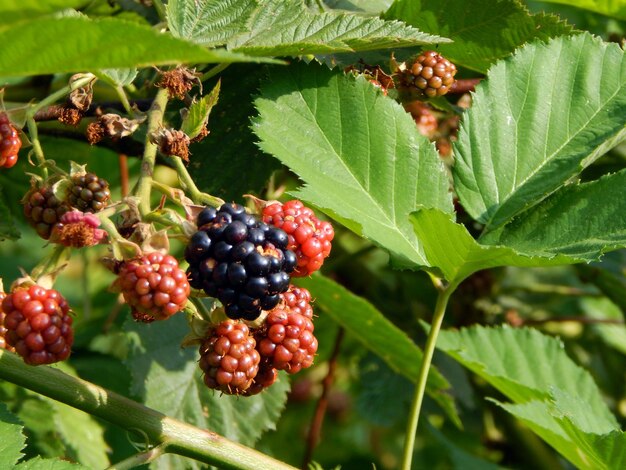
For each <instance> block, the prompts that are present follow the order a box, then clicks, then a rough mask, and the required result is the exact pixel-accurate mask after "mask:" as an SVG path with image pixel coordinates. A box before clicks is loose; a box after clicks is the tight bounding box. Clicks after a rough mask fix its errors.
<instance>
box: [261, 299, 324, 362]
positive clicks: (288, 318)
mask: <svg viewBox="0 0 626 470" xmlns="http://www.w3.org/2000/svg"><path fill="white" fill-rule="evenodd" d="M256 338H257V343H258V345H257V350H258V351H259V354H261V357H262V358H264V359H267V360H269V361H270V364H271V365H272V366H273V367H274V368H276V369H278V370H285V371H287V373H289V374H295V373H297V372H299V371H300V370H301V369H306V368H307V367H311V365H312V364H313V359H314V358H315V353H316V352H317V338H315V336H314V335H313V322H312V321H311V319H310V318H307V317H305V316H304V315H301V314H299V313H292V312H291V311H290V310H289V307H285V306H284V305H282V304H281V305H279V306H278V307H276V308H274V309H273V310H272V311H271V312H269V314H268V315H267V318H266V319H265V325H264V327H263V328H262V329H260V330H258V331H257V334H256Z"/></svg>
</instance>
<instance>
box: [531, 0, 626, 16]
mask: <svg viewBox="0 0 626 470" xmlns="http://www.w3.org/2000/svg"><path fill="white" fill-rule="evenodd" d="M542 2H543V3H561V4H565V5H569V6H572V7H576V8H582V9H584V10H589V11H593V12H594V13H600V14H601V15H606V16H612V17H613V18H618V19H620V20H626V3H624V2H623V1H620V0H618V1H615V0H542Z"/></svg>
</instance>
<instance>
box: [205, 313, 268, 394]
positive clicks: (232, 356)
mask: <svg viewBox="0 0 626 470" xmlns="http://www.w3.org/2000/svg"><path fill="white" fill-rule="evenodd" d="M255 347H256V341H255V340H254V337H253V336H252V335H251V334H250V330H249V329H248V327H247V326H246V324H245V323H242V322H239V321H236V320H224V321H223V322H221V323H219V324H218V325H217V326H215V328H212V329H211V330H209V332H208V334H207V336H206V338H205V339H204V340H203V342H202V345H201V346H200V369H202V371H203V372H204V383H205V384H206V386H207V387H209V388H211V389H214V390H220V391H221V392H224V393H226V394H228V395H242V394H244V393H245V392H246V391H247V390H248V389H249V388H250V387H251V385H252V382H253V380H254V378H255V377H256V376H257V373H258V371H259V362H260V360H261V357H260V356H259V353H258V351H257V350H256V349H255ZM259 391H260V390H259ZM257 393H258V392H257Z"/></svg>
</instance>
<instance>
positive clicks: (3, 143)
mask: <svg viewBox="0 0 626 470" xmlns="http://www.w3.org/2000/svg"><path fill="white" fill-rule="evenodd" d="M21 147H22V141H21V140H20V136H19V135H18V133H17V130H16V129H15V127H13V125H12V124H11V121H9V116H7V115H6V113H0V167H1V168H11V167H12V166H13V165H15V164H16V163H17V154H18V152H19V151H20V148H21Z"/></svg>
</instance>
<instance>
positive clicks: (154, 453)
mask: <svg viewBox="0 0 626 470" xmlns="http://www.w3.org/2000/svg"><path fill="white" fill-rule="evenodd" d="M166 452H167V443H165V442H164V443H163V444H160V445H158V446H156V447H153V448H152V449H149V450H146V451H145V452H140V453H138V454H135V455H131V456H130V457H128V458H127V459H124V460H122V461H121V462H118V463H116V464H115V465H111V466H110V467H109V468H108V469H107V470H131V469H133V468H137V467H139V466H140V465H145V464H147V463H150V462H152V461H153V460H156V459H158V458H159V457H161V456H162V455H163V454H165V453H166Z"/></svg>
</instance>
